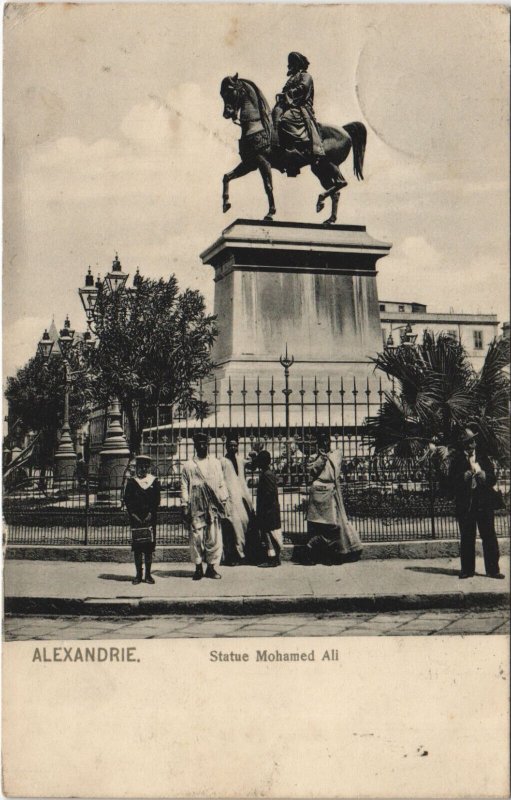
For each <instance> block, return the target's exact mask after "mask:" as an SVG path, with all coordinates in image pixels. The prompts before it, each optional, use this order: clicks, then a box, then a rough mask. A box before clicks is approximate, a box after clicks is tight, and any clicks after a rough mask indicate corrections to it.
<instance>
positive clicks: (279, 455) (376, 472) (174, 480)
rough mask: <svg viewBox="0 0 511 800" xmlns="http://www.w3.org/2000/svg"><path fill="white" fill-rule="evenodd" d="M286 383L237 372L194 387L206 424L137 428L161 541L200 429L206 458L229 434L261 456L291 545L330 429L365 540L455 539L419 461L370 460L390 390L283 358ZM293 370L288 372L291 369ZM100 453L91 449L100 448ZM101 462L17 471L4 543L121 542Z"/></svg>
mask: <svg viewBox="0 0 511 800" xmlns="http://www.w3.org/2000/svg"><path fill="white" fill-rule="evenodd" d="M281 364H282V366H283V367H284V373H283V375H282V382H281V383H279V382H278V381H276V380H275V379H274V378H268V379H265V380H263V379H260V378H259V377H258V376H255V377H254V378H251V379H248V378H244V377H240V378H238V379H236V380H231V379H228V380H227V381H225V380H224V381H222V382H220V384H219V383H217V381H212V382H210V383H209V384H207V385H205V386H204V387H202V386H201V387H199V395H200V397H201V399H203V400H204V401H205V402H207V403H208V404H209V413H208V415H207V417H206V418H204V419H202V420H198V419H192V418H191V417H187V416H186V415H185V416H183V417H179V416H178V415H177V414H175V412H174V411H173V409H171V408H169V407H165V406H161V407H160V408H158V409H155V413H154V418H153V420H152V422H151V424H150V425H149V426H148V428H147V429H146V430H145V431H144V435H143V441H142V451H143V452H144V453H146V454H149V455H151V458H152V461H153V464H154V466H155V469H156V471H157V474H158V476H159V478H160V482H161V485H162V503H161V508H160V511H159V514H158V543H159V544H162V545H178V544H186V543H187V541H188V535H187V531H186V529H185V526H184V523H183V519H182V513H181V501H180V482H181V465H182V463H183V462H184V461H186V460H188V459H189V458H191V457H192V456H193V433H194V431H195V430H197V429H198V428H200V429H201V430H203V431H206V432H207V433H208V435H209V438H210V452H211V453H212V454H213V455H215V456H217V457H220V456H223V455H224V453H225V443H226V439H227V437H228V436H229V437H230V436H232V434H234V435H235V436H236V438H237V439H238V442H239V453H240V454H241V455H242V456H244V457H245V458H246V459H247V462H249V461H250V458H249V454H250V453H251V452H253V451H257V450H260V449H266V450H268V451H269V452H270V454H271V457H272V465H273V469H274V470H275V472H276V474H277V477H278V483H279V499H280V507H281V514H282V526H283V530H284V533H285V535H286V537H287V539H288V541H298V540H299V539H300V537H303V535H304V534H305V532H306V529H307V524H306V517H305V513H306V504H307V482H308V476H307V461H308V459H309V457H310V456H311V454H312V453H314V452H315V450H316V442H317V437H318V434H319V433H320V432H322V433H324V432H328V434H329V436H330V441H331V446H332V447H333V448H335V449H337V450H340V451H341V453H342V458H343V460H342V472H343V480H342V490H343V496H344V500H345V505H346V510H347V513H348V516H349V517H350V519H352V521H353V522H354V523H355V525H356V527H357V529H358V531H359V534H360V536H361V538H362V540H363V541H366V542H386V541H405V540H414V539H435V538H436V539H449V538H455V537H457V536H458V526H457V522H456V519H455V516H454V507H453V503H452V501H450V500H448V499H446V498H445V497H444V496H443V495H442V493H441V492H440V489H439V486H438V484H437V482H436V480H435V479H434V475H432V474H431V473H429V472H428V469H427V468H425V467H424V465H422V464H420V463H418V464H415V465H409V466H407V468H406V469H403V468H401V469H396V468H395V466H394V465H393V463H392V461H391V460H389V459H383V458H375V457H374V456H373V454H372V453H371V448H370V443H369V440H368V437H367V435H366V428H365V422H366V420H367V418H368V417H370V416H373V415H375V414H376V413H377V412H378V409H379V408H381V405H382V403H383V401H384V399H385V393H386V391H389V392H391V393H392V392H393V387H392V385H391V384H390V383H389V382H387V383H382V381H381V380H376V379H375V378H374V376H372V377H371V378H367V379H366V380H364V383H363V385H362V386H359V385H358V384H357V382H356V380H355V378H350V379H349V380H347V379H346V380H345V379H343V378H342V377H341V378H339V379H338V380H330V378H322V379H321V380H320V379H316V378H314V379H307V380H304V379H302V378H299V377H296V376H294V375H293V374H292V370H291V366H293V365H292V364H291V359H282V361H281ZM298 368H299V367H298V365H297V364H295V365H294V369H295V370H296V369H298ZM96 449H97V448H96ZM98 467H99V462H97V460H93V461H91V463H90V465H89V474H88V475H87V476H86V477H85V476H83V475H82V477H80V478H78V477H76V478H74V479H73V480H70V481H64V482H62V481H60V482H58V481H54V478H53V475H52V472H51V470H50V471H46V472H45V473H44V474H42V473H40V472H39V471H37V470H33V469H29V468H27V469H26V470H22V471H19V472H18V473H17V474H16V475H15V476H13V479H11V481H10V483H9V485H8V486H6V491H5V492H4V503H3V506H4V518H5V522H6V532H7V537H8V541H9V542H11V543H25V544H48V545H50V544H54V545H64V544H90V545H103V546H107V545H128V544H129V543H130V532H129V527H128V517H127V513H126V511H125V509H124V508H123V504H122V487H119V485H118V479H115V480H113V479H112V483H111V485H109V482H108V480H107V479H106V478H105V475H104V474H103V473H102V474H101V481H100V478H99V476H98V475H97V474H95V472H93V470H97V469H98ZM246 477H247V482H248V484H249V486H250V487H251V489H252V492H253V493H254V495H255V492H256V486H257V474H256V473H255V472H253V471H252V470H251V469H250V467H248V468H247V475H246ZM498 488H499V489H500V490H501V491H502V493H503V495H504V497H505V498H506V501H507V506H508V508H509V471H505V470H502V469H500V470H499V471H498ZM496 529H497V535H498V536H507V535H509V514H508V511H507V510H504V511H502V512H498V513H497V515H496Z"/></svg>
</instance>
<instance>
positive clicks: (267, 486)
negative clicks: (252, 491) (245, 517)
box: [256, 450, 282, 567]
mask: <svg viewBox="0 0 511 800" xmlns="http://www.w3.org/2000/svg"><path fill="white" fill-rule="evenodd" d="M270 465H271V455H270V454H269V452H268V451H267V450H261V452H260V453H259V454H258V455H257V458H256V466H257V467H259V483H258V485H257V504H256V509H257V510H256V514H257V523H258V525H259V530H260V532H261V537H262V540H263V544H266V547H267V554H268V558H267V561H265V562H264V563H262V564H260V565H259V566H260V567H279V566H280V552H281V550H282V530H281V527H280V506H279V494H278V489H277V478H276V477H275V473H274V472H273V470H272V469H271V466H270Z"/></svg>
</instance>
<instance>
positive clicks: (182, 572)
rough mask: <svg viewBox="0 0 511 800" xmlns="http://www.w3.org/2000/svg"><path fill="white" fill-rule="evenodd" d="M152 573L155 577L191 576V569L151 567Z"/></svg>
mask: <svg viewBox="0 0 511 800" xmlns="http://www.w3.org/2000/svg"><path fill="white" fill-rule="evenodd" d="M152 574H153V575H154V576H155V578H192V577H193V571H192V570H187V569H171V570H169V571H164V570H161V569H153V571H152Z"/></svg>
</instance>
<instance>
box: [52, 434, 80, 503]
mask: <svg viewBox="0 0 511 800" xmlns="http://www.w3.org/2000/svg"><path fill="white" fill-rule="evenodd" d="M75 472H76V453H75V448H74V444H73V439H72V437H71V431H70V428H69V424H68V423H64V425H63V427H62V433H61V436H60V441H59V446H58V448H57V452H56V453H55V456H54V467H53V483H54V485H55V486H57V487H58V488H63V487H64V485H67V484H69V485H71V484H72V482H73V478H74V477H75Z"/></svg>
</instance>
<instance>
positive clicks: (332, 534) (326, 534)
mask: <svg viewBox="0 0 511 800" xmlns="http://www.w3.org/2000/svg"><path fill="white" fill-rule="evenodd" d="M341 462H342V453H341V451H340V450H333V451H331V449H330V436H329V434H321V435H320V437H319V438H318V452H317V454H315V455H313V456H312V457H311V460H310V462H309V477H310V481H311V482H310V486H309V501H308V508H307V533H308V535H309V541H308V543H307V546H306V552H305V560H306V562H308V563H311V564H314V563H323V564H340V563H343V562H346V561H357V560H358V559H359V558H360V556H361V554H362V542H361V540H360V537H359V535H358V533H357V531H356V530H355V527H354V526H353V525H352V523H351V522H350V521H349V520H348V516H347V514H346V510H345V508H344V501H343V498H342V493H341V486H340V481H341V475H342V470H341Z"/></svg>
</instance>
